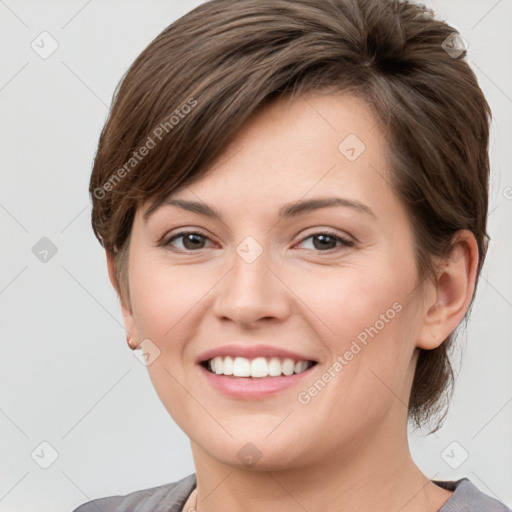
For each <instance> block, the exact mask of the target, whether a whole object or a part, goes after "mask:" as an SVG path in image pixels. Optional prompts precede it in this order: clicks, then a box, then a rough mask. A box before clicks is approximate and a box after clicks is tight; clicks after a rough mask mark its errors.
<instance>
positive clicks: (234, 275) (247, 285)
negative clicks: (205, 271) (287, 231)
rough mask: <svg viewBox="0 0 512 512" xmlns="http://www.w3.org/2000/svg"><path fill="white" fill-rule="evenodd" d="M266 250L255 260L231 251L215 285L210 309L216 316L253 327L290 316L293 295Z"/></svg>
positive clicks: (243, 325)
mask: <svg viewBox="0 0 512 512" xmlns="http://www.w3.org/2000/svg"><path fill="white" fill-rule="evenodd" d="M269 252H270V251H269V250H268V249H265V250H263V252H262V253H261V254H260V255H259V256H258V257H257V258H256V259H254V261H251V258H247V257H246V255H245V254H244V253H242V252H240V253H238V252H235V253H234V255H233V259H232V262H233V265H232V267H231V269H230V271H229V272H228V274H227V275H226V276H225V278H224V279H222V281H221V282H220V283H219V284H218V285H217V286H216V287H215V289H216V293H217V295H216V297H215V302H214V305H213V310H214V313H215V315H216V316H217V317H218V318H220V319H221V320H223V321H226V320H231V321H232V322H235V323H236V324H238V325H240V326H241V327H244V328H256V327H258V326H261V325H262V324H263V323H265V324H266V323H268V322H272V321H274V322H281V321H283V320H285V319H286V318H287V317H288V316H289V314H290V310H291V302H290V298H291V295H292V294H291V293H290V291H289V289H288V288H287V286H286V285H285V279H283V277H284V276H280V275H279V274H280V271H279V268H280V266H279V265H276V264H272V261H271V259H272V258H271V257H270V254H269Z"/></svg>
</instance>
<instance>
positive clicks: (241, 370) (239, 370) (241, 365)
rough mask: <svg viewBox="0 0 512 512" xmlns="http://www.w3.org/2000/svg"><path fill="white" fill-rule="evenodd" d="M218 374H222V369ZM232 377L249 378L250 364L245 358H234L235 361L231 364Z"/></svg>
mask: <svg viewBox="0 0 512 512" xmlns="http://www.w3.org/2000/svg"><path fill="white" fill-rule="evenodd" d="M219 359H220V358H219ZM221 368H222V365H221ZM216 373H219V372H216ZM220 373H224V368H222V371H221V372H220ZM233 375H234V376H235V377H250V376H251V362H250V361H249V359H245V357H235V360H234V362H233Z"/></svg>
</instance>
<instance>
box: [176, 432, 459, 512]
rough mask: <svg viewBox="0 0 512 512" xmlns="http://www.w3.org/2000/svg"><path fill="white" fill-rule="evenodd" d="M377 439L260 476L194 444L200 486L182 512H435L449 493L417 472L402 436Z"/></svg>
mask: <svg viewBox="0 0 512 512" xmlns="http://www.w3.org/2000/svg"><path fill="white" fill-rule="evenodd" d="M395 432H396V430H395ZM381 434H382V435H379V436H375V437H374V438H373V439H372V440H368V438H366V439H364V441H363V440H362V439H361V440H359V441H354V442H352V443H347V444H350V449H344V450H339V451H338V452H336V453H332V452H331V453H330V454H329V456H322V457H321V458H319V459H318V460H316V461H313V462H310V463H308V464H303V465H298V466H296V467H294V468H286V469H278V468H276V469H273V468H265V469H266V470H260V471H257V470H255V469H251V470H248V469H246V468H239V467H233V466H232V465H227V464H223V463H222V462H219V461H218V460H216V459H213V458H211V457H210V456H209V455H208V454H207V453H206V452H205V451H204V450H203V449H202V448H201V447H199V446H198V445H196V444H195V443H193V442H192V451H193V455H194V462H195V466H196V475H197V482H198V483H197V489H196V492H194V493H193V495H192V496H191V500H189V502H187V505H186V507H185V508H184V510H185V511H187V510H188V507H194V505H195V504H196V500H197V506H196V508H197V511H198V512H220V511H225V510H229V511H242V510H243V511H244V512H260V511H262V510H265V511H266V512H281V511H282V510H308V511H309V512H315V511H324V510H328V509H331V510H332V509H336V510H340V511H342V512H370V511H372V512H374V511H375V510H381V511H386V510H389V511H397V510H400V512H435V511H437V510H438V509H439V508H440V507H441V506H442V505H443V503H444V502H445V501H446V500H447V499H448V498H449V497H450V496H451V494H452V492H450V491H446V490H444V489H441V488H440V487H438V486H436V485H435V484H433V483H432V482H430V481H429V479H428V478H427V477H426V476H425V475H424V474H423V473H422V472H421V471H420V470H419V468H418V467H417V466H416V464H415V463H414V461H413V460H412V458H411V455H410V451H409V445H408V442H407V433H406V432H405V434H404V435H405V439H404V438H403V437H396V438H395V439H394V440H393V438H392V437H391V435H390V432H389V430H387V429H384V431H383V432H382V433H381ZM190 501H192V503H190Z"/></svg>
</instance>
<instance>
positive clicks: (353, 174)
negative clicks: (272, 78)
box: [145, 93, 389, 214]
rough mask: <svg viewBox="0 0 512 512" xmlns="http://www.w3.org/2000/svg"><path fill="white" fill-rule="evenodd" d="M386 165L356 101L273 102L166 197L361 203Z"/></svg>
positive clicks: (371, 118)
mask: <svg viewBox="0 0 512 512" xmlns="http://www.w3.org/2000/svg"><path fill="white" fill-rule="evenodd" d="M387 160H388V159H387V142H386V140H385V137H384V134H383V132H382V130H381V128H380V124H379V122H378V120H377V118H376V116H375V115H374V113H373V112H372V110H371V108H370V107H369V106H368V104H367V103H366V102H365V101H364V100H363V99H361V98H359V97H357V96H352V95H348V94H340V93H337V94H309V95H305V96H301V97H299V98H297V99H295V100H293V101H290V100H289V99H288V98H284V99H278V100H275V101H273V102H272V103H270V104H268V105H266V106H265V107H264V108H260V109H259V110H258V111H257V113H256V114H254V115H253V116H252V117H251V118H250V119H249V121H248V122H246V124H245V125H244V126H243V127H242V128H241V129H240V130H239V132H238V133H237V135H236V137H235V138H234V139H233V140H232V142H231V143H230V144H229V145H228V146H227V147H226V148H225V149H224V151H223V152H222V153H221V155H220V156H219V158H217V160H216V161H215V162H212V164H211V165H210V166H209V168H208V170H207V171H206V173H205V174H203V175H202V176H201V177H200V178H198V179H196V180H193V181H192V182H191V183H189V184H186V185H185V186H184V187H181V188H180V189H179V190H177V191H175V192H174V193H173V194H171V196H170V198H174V199H190V200H196V201H200V200H201V198H204V199H205V200H206V199H207V198H215V199H216V200H217V201H220V202H221V203H224V204H226V203H227V202H229V203H232V204H239V205H240V206H241V205H242V204H245V205H247V204H249V203H252V204H253V206H254V207H257V206H258V204H261V205H264V204H266V205H268V204H269V203H270V202H272V201H276V202H280V203H285V202H287V201H286V199H289V200H293V199H299V198H301V197H303V196H305V195H308V196H313V195H325V194H326V193H327V192H343V193H344V194H345V195H348V196H350V195H356V196H359V197H360V198H365V196H371V194H370V192H371V190H373V191H374V192H378V193H379V194H382V190H380V189H382V188H383V187H385V186H386V175H387V174H388V173H389V169H388V162H387ZM348 196H347V198H349V197H348ZM366 199H368V197H366ZM146 206H147V207H146V208H145V210H146V212H148V208H149V207H150V206H151V204H150V203H146ZM150 210H151V209H150ZM281 211H282V210H281ZM148 213H151V214H152V212H148Z"/></svg>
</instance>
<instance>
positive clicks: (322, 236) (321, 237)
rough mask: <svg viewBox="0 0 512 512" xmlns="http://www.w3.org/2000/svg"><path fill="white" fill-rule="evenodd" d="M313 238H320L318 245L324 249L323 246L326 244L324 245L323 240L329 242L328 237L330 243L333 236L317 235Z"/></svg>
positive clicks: (332, 240)
mask: <svg viewBox="0 0 512 512" xmlns="http://www.w3.org/2000/svg"><path fill="white" fill-rule="evenodd" d="M315 238H316V239H317V240H320V241H321V243H320V247H319V248H320V249H322V248H324V249H325V248H326V246H325V242H326V241H327V244H329V239H330V241H331V243H332V242H334V239H333V237H332V236H330V235H317V236H316V237H315ZM317 248H318V247H317ZM328 248H329V249H330V248H331V247H328Z"/></svg>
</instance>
